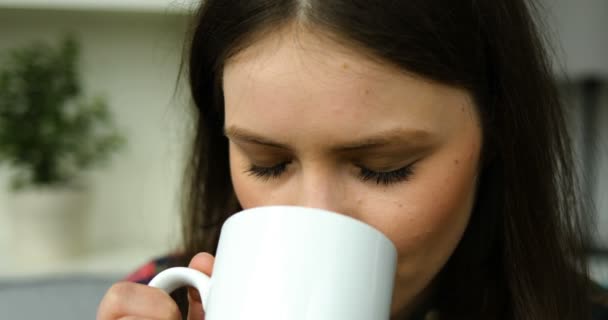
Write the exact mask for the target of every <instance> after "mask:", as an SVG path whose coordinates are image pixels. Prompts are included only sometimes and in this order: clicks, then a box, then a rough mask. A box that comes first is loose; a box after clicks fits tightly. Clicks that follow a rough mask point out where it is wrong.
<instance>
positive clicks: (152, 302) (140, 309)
mask: <svg viewBox="0 0 608 320" xmlns="http://www.w3.org/2000/svg"><path fill="white" fill-rule="evenodd" d="M128 316H135V317H143V318H147V319H167V320H180V319H181V313H180V311H179V308H178V306H177V304H176V303H175V302H174V301H173V299H172V298H171V297H170V296H169V295H168V294H167V293H165V292H164V291H162V290H160V289H157V288H152V287H149V286H146V285H143V284H138V283H130V282H119V283H116V284H114V285H113V286H112V287H111V288H110V289H109V290H108V292H107V293H106V295H105V296H104V297H103V299H102V300H101V303H100V304H99V310H98V312H97V319H98V320H113V319H121V318H123V317H128Z"/></svg>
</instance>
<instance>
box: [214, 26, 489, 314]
mask: <svg viewBox="0 0 608 320" xmlns="http://www.w3.org/2000/svg"><path fill="white" fill-rule="evenodd" d="M326 39H328V38H323V37H322V36H319V35H314V34H311V33H305V32H302V31H300V32H298V33H297V34H296V33H294V32H293V30H292V29H285V30H283V31H281V32H276V33H274V34H271V35H268V36H266V37H265V38H263V39H260V40H258V41H256V42H255V43H254V44H253V45H252V46H250V47H248V48H247V49H245V50H244V51H242V52H240V53H239V54H237V55H236V56H235V57H234V58H232V59H231V60H230V61H229V62H228V63H227V65H226V68H225V70H224V77H223V89H224V97H225V119H226V120H225V121H226V125H225V131H226V136H227V137H228V138H229V140H230V171H231V177H232V182H233V185H234V190H235V192H236V196H237V198H238V200H239V202H240V204H241V206H242V207H243V208H251V207H256V206H262V205H299V206H306V207H315V208H322V209H328V210H332V211H336V212H339V213H342V214H345V215H348V216H351V217H353V218H356V219H359V220H361V221H364V222H366V223H368V224H370V225H372V226H374V227H376V228H377V229H379V230H380V231H382V232H384V233H385V234H386V235H387V236H388V237H389V238H390V239H391V240H392V241H393V242H394V244H395V246H396V248H397V251H398V267H397V277H396V279H395V290H394V295H393V305H392V311H393V313H396V312H399V313H401V312H404V313H408V312H409V311H410V310H411V309H412V308H413V307H414V306H415V304H416V303H417V302H418V301H420V300H421V299H423V298H424V295H425V293H426V292H427V291H428V290H425V289H429V288H430V283H431V281H432V280H433V278H434V277H435V275H436V274H437V273H438V271H439V270H440V269H441V267H442V266H443V265H444V264H445V262H446V261H447V259H448V258H449V256H450V255H451V253H452V252H453V250H454V248H455V247H456V245H457V244H458V242H459V241H460V239H461V236H462V234H463V232H464V230H465V227H466V225H467V223H468V220H469V216H470V213H471V208H472V205H473V201H474V197H475V189H476V178H477V173H478V161H479V155H480V147H481V143H482V134H481V129H480V123H479V119H478V115H477V113H476V110H475V107H474V105H473V103H472V99H471V97H470V96H469V94H468V93H467V92H465V91H463V90H460V89H456V88H453V87H449V86H445V85H441V84H437V83H433V82H431V81H428V80H426V79H424V78H420V77H417V76H415V75H411V74H407V73H406V72H404V71H403V70H400V69H398V68H395V67H393V66H389V65H387V64H381V63H379V62H378V61H374V60H373V59H370V58H369V57H366V56H364V55H363V54H359V53H357V51H356V50H350V49H348V48H345V47H344V46H340V45H338V44H336V43H334V42H332V41H329V40H326Z"/></svg>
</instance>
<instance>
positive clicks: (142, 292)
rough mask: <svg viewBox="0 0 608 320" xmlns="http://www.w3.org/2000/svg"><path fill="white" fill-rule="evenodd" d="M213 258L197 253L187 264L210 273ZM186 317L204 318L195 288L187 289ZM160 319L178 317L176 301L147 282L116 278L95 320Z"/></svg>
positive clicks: (179, 318) (175, 318)
mask: <svg viewBox="0 0 608 320" xmlns="http://www.w3.org/2000/svg"><path fill="white" fill-rule="evenodd" d="M213 261H214V258H213V256H211V255H210V254H208V253H199V254H197V255H196V256H194V257H193V258H192V260H191V261H190V264H189V265H188V268H190V269H191V270H193V271H194V272H200V273H203V274H207V275H211V273H212V271H213ZM188 300H189V308H188V318H187V319H188V320H202V319H204V314H203V306H202V302H201V298H200V296H199V294H198V291H196V290H194V289H190V290H189V294H188ZM118 319H122V320H124V319H141V320H144V319H150V320H151V319H155V320H156V319H163V320H181V319H182V315H181V313H180V311H179V309H178V307H177V304H176V303H175V302H174V301H173V299H172V298H171V297H170V296H169V295H168V294H167V293H166V292H163V291H161V290H158V289H157V288H153V287H150V286H146V285H142V284H138V283H130V282H119V283H117V284H115V285H113V286H112V287H111V288H110V289H109V290H108V291H107V293H106V294H105V296H104V297H103V299H102V301H101V303H100V305H99V309H98V312H97V320H118Z"/></svg>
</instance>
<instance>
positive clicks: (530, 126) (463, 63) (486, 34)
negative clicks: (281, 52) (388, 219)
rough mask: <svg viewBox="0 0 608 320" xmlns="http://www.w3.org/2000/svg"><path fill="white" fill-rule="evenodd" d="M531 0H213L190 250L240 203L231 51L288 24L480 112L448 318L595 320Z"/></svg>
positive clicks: (199, 72)
mask: <svg viewBox="0 0 608 320" xmlns="http://www.w3.org/2000/svg"><path fill="white" fill-rule="evenodd" d="M534 10H537V7H536V6H534V5H533V1H529V0H504V1H489V0H485V1H483V0H482V1H475V0H458V1H444V0H407V1H399V0H382V1H373V0H248V1H243V0H205V1H202V5H201V7H200V9H199V11H198V14H197V16H196V20H195V25H194V29H193V33H192V37H191V43H190V44H189V49H190V50H189V52H188V58H187V59H188V60H187V62H186V65H187V67H188V74H189V80H190V87H191V91H192V97H193V100H194V105H195V107H196V108H195V109H196V111H197V112H196V124H197V125H196V133H195V140H194V145H193V152H192V157H191V163H190V168H189V171H188V176H187V177H188V181H189V189H190V193H189V196H188V199H187V208H186V209H187V210H185V215H184V217H183V233H184V246H185V248H184V249H185V252H186V256H187V257H186V258H190V257H192V256H193V255H194V254H195V253H197V252H201V251H207V252H212V253H215V249H216V246H217V242H218V237H219V231H220V226H221V224H222V223H223V222H224V221H225V220H226V219H227V218H228V217H229V216H230V215H231V214H233V213H235V212H236V211H238V210H239V209H240V207H239V204H238V203H237V201H236V197H235V195H234V191H233V188H232V184H231V181H230V174H229V162H228V143H227V140H226V138H225V137H224V136H223V125H224V123H223V122H224V121H223V119H224V109H223V93H222V87H221V77H222V71H223V67H224V65H225V63H226V61H227V59H229V58H230V57H232V56H233V55H235V54H236V53H238V52H239V51H240V50H242V49H243V48H245V47H247V45H248V44H249V43H251V41H254V40H255V39H256V37H259V36H263V34H264V33H266V32H273V31H274V30H278V29H279V28H281V27H282V26H285V25H286V24H288V23H294V22H295V23H298V25H301V26H306V27H307V30H309V31H311V30H312V32H315V30H318V32H320V33H321V32H322V33H323V34H326V35H331V36H332V38H334V39H335V40H337V41H341V42H344V43H345V44H347V45H349V46H351V47H353V48H357V49H359V50H362V51H364V52H367V53H369V54H370V56H372V57H375V58H377V59H379V60H381V61H384V62H387V63H390V64H392V65H395V66H397V67H400V68H402V69H403V70H406V71H408V72H412V73H415V74H418V75H420V76H422V77H425V78H428V79H432V80H434V81H437V82H440V83H444V84H447V85H452V86H455V87H459V88H463V89H466V90H467V91H468V92H469V93H470V94H471V95H472V97H473V98H474V100H475V102H476V107H477V109H478V112H479V114H480V116H481V119H482V124H483V134H484V146H483V157H482V160H483V168H482V169H481V172H480V180H479V187H478V191H477V198H476V203H475V206H474V209H473V213H472V216H471V220H470V222H469V225H468V227H467V230H466V231H465V234H464V237H463V239H462V241H461V242H460V244H459V246H458V247H457V249H456V250H455V252H454V253H453V255H452V256H451V258H450V260H449V261H448V263H447V264H446V265H445V266H444V267H443V269H442V271H441V273H440V274H439V275H438V277H437V279H436V290H435V292H434V295H433V303H434V305H435V306H436V307H437V308H438V310H439V312H440V314H441V316H442V319H518V320H525V319H530V320H532V319H543V320H544V319H572V320H574V319H577V320H578V319H586V318H587V314H588V311H587V305H588V302H587V287H586V285H587V283H586V279H587V278H586V264H585V259H584V255H583V249H584V243H585V241H584V240H585V239H584V235H585V234H586V233H585V232H584V231H586V230H585V218H584V216H583V210H581V205H580V204H581V202H579V200H578V199H577V197H576V194H577V187H576V186H577V184H576V179H575V176H574V168H573V160H572V152H571V149H570V148H571V147H570V144H569V143H570V142H569V139H568V134H567V132H566V127H565V123H564V119H563V114H562V106H561V104H560V101H559V99H558V94H557V91H556V88H555V85H554V82H553V80H552V77H551V68H550V65H549V63H548V58H547V56H546V51H545V49H544V41H543V39H542V38H541V37H540V34H539V32H538V29H539V27H538V25H537V23H538V20H536V19H534V18H533V15H532V13H533V12H535V11H534Z"/></svg>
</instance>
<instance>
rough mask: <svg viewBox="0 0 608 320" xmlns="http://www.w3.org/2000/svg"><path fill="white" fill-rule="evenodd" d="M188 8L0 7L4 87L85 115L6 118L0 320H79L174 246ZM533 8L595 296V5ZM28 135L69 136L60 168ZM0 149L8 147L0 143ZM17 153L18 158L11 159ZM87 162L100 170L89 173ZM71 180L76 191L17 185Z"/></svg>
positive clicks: (602, 65)
mask: <svg viewBox="0 0 608 320" xmlns="http://www.w3.org/2000/svg"><path fill="white" fill-rule="evenodd" d="M197 2H198V1H197V0H0V56H3V57H5V56H10V55H12V57H13V60H2V61H3V63H4V65H0V70H4V69H8V70H9V72H8V74H10V75H12V76H13V78H18V79H21V78H23V77H25V78H27V77H30V76H32V74H35V75H36V76H38V77H43V76H44V77H47V78H44V79H55V80H56V81H55V82H57V83H64V84H66V85H65V86H64V87H61V88H55V89H53V90H54V91H53V90H50V91H49V92H46V90H47V88H46V87H45V86H40V87H39V88H38V89H37V90H38V91H35V92H34V93H32V92H29V93H28V94H32V95H34V96H38V97H41V96H42V97H50V98H48V99H47V100H45V101H43V102H41V103H48V105H49V106H50V107H58V106H59V105H60V103H55V104H53V102H52V101H55V102H57V101H59V102H60V101H63V100H62V99H63V98H65V97H78V101H80V102H79V103H80V106H83V108H81V109H82V110H85V111H84V112H83V113H78V112H77V111H74V110H79V109H78V108H77V107H75V106H70V107H69V108H72V109H70V110H72V111H71V112H72V113H71V118H66V119H59V120H61V121H63V122H53V121H57V119H56V117H54V116H53V115H52V114H51V115H50V116H48V117H46V118H44V119H34V118H31V115H30V118H28V117H25V116H24V115H26V116H27V112H25V111H19V112H15V113H12V114H11V115H10V116H11V117H13V118H11V119H12V123H13V125H15V124H18V125H17V126H16V127H15V128H16V129H15V130H12V131H13V132H21V133H22V134H21V135H16V136H11V137H8V138H7V137H2V134H0V147H4V148H5V150H9V147H10V148H12V149H10V150H13V151H15V150H17V151H19V152H21V153H19V152H13V156H12V158H11V156H10V153H9V155H8V156H7V155H6V154H5V155H4V158H6V159H12V160H13V161H17V160H18V161H17V162H19V161H20V162H19V163H20V164H21V165H22V167H24V168H34V167H35V168H40V170H38V171H36V170H34V171H35V172H38V173H39V174H38V173H37V174H35V175H33V176H32V175H29V176H28V175H27V174H26V175H23V174H22V171H23V170H22V171H19V170H18V169H15V165H14V164H13V165H11V161H10V160H6V159H4V160H6V161H3V159H2V158H3V156H2V155H1V153H0V310H8V311H7V312H8V314H9V316H6V315H4V316H6V318H7V319H12V318H19V319H29V318H34V317H38V318H42V317H44V318H46V319H82V318H93V317H94V312H95V309H96V306H97V303H98V302H99V299H100V298H101V296H102V295H103V293H104V292H105V290H106V289H107V288H108V287H109V285H110V284H111V283H112V282H114V281H116V280H118V279H121V278H122V277H124V276H125V275H126V274H128V273H129V272H131V271H133V270H134V269H135V268H137V267H138V266H140V265H141V264H143V263H145V262H146V261H149V260H150V259H151V258H154V257H157V256H161V255H164V254H167V253H168V252H170V251H172V250H174V249H175V248H176V247H177V246H178V245H179V240H180V233H179V206H180V201H181V178H182V176H181V175H182V172H183V168H184V161H185V154H186V152H187V150H188V138H189V135H188V133H189V128H190V125H191V123H190V117H189V101H188V92H187V90H186V88H185V86H184V85H183V83H181V85H180V84H178V83H177V82H176V81H177V78H178V71H179V64H180V59H181V54H182V46H183V41H184V37H185V35H186V32H187V30H188V22H189V14H190V12H191V11H192V7H193V6H195V5H196V3H197ZM545 2H546V8H547V10H546V14H547V16H546V17H545V18H546V21H547V28H548V29H547V30H546V31H547V33H548V35H549V36H550V37H551V38H552V39H553V41H554V45H555V52H556V60H555V62H556V63H555V66H556V67H555V75H556V78H557V79H558V80H559V82H560V88H561V90H562V94H563V97H564V99H565V101H566V102H567V105H568V112H569V113H568V121H569V123H570V124H571V126H572V132H573V134H574V138H575V141H576V153H577V154H576V156H577V160H578V163H579V164H580V170H581V176H582V177H584V178H585V179H584V183H583V191H584V192H585V194H587V195H588V196H589V197H590V198H593V200H594V206H593V208H591V210H593V211H594V212H595V214H596V222H597V223H596V224H595V225H596V227H597V230H596V233H595V234H594V235H593V236H594V238H595V243H594V247H593V248H592V249H591V251H590V259H591V263H592V273H593V276H594V278H596V279H597V280H598V281H600V282H601V283H603V284H604V285H606V286H608V258H607V254H608V142H606V141H608V140H607V138H608V37H606V35H605V31H606V30H608V1H605V0H579V1H572V0H545ZM68 35H69V37H68ZM36 43H40V44H39V45H35V44H36ZM44 44H47V45H46V46H45V45H44ZM62 50H63V51H62ZM49 57H54V59H55V60H53V59H51V58H49ZM6 61H10V64H11V66H10V67H9V66H7V65H6V64H7V63H9V62H6ZM17 62H19V63H17ZM45 63H46V64H45ZM13 64H14V65H13ZM18 66H22V67H18ZM45 66H46V67H45ZM49 66H59V67H49ZM5 67H7V68H5ZM45 68H46V69H45ZM24 70H25V71H24ZM28 72H29V73H28ZM0 74H1V71H0ZM74 74H78V75H79V77H75V76H74ZM15 75H18V76H17V77H15ZM19 77H21V78H19ZM3 81H4V82H3ZM19 81H21V80H19ZM19 81H16V82H15V81H13V82H10V80H7V79H4V80H2V76H0V90H5V93H4V94H3V93H1V92H0V113H2V112H3V109H2V107H1V106H2V99H4V101H9V102H10V101H14V99H18V97H19V95H18V94H16V93H15V92H17V91H18V90H19V88H20V87H19V83H23V81H21V82H19ZM16 90H17V91H16ZM11 99H13V100H11ZM48 101H51V102H48ZM5 104H6V103H5ZM58 108H61V106H59V107H58ZM2 114H4V113H2ZM7 114H8V113H7ZM20 117H21V118H20ZM75 119H76V120H77V119H85V120H82V121H76V120H75ZM37 121H41V122H37ZM37 123H38V124H40V123H42V125H36V124H37ZM49 123H50V124H49ZM57 123H64V124H65V123H69V124H70V125H71V126H68V125H64V127H70V128H73V130H71V131H65V130H64V131H61V132H60V131H58V129H57V128H56V127H57ZM81 123H87V125H86V126H84V125H79V124H81ZM47 124H49V125H48V126H49V127H48V128H47V127H46V126H47ZM54 126H55V127H54ZM38 127H44V130H38V131H37V130H36V128H38ZM32 132H38V133H39V135H40V136H41V137H47V140H44V141H43V143H45V145H53V146H55V143H56V140H53V138H50V140H49V138H48V137H57V139H59V138H58V137H62V135H64V136H65V137H68V138H69V139H72V140H71V141H73V143H72V144H70V145H67V146H63V145H57V146H56V147H55V148H54V149H52V150H59V149H61V150H64V152H63V153H61V154H58V155H57V157H58V158H59V159H63V158H66V159H71V160H70V161H71V162H69V163H67V160H65V161H64V162H66V163H67V164H66V163H63V162H62V161H63V160H61V161H59V164H58V163H56V162H53V163H54V164H55V165H57V166H58V167H59V168H61V170H58V171H57V172H56V174H54V175H52V174H46V175H45V174H44V173H45V172H47V173H48V170H47V171H45V170H44V168H45V162H44V161H42V162H41V160H40V159H38V158H37V157H36V155H35V154H29V153H27V152H26V151H27V150H30V151H31V149H37V147H36V146H37V145H36V144H35V142H32V140H31V139H32V136H31V133H32ZM25 133H26V134H25ZM28 134H29V135H28ZM9 138H10V139H13V140H11V141H21V144H20V145H17V146H15V145H11V144H10V143H7V142H6V141H3V140H2V139H5V140H6V139H9ZM10 139H9V140H10ZM23 141H25V142H23ZM24 143H25V147H24ZM20 146H21V147H20ZM92 146H93V147H92ZM539 147H541V146H539ZM102 149H103V150H102ZM20 150H21V151H20ZM23 150H25V151H23ZM96 150H102V151H103V152H102V153H103V154H96V153H95V152H97V151H96ZM24 152H25V154H28V155H29V156H28V157H25V158H26V160H24V159H23V157H21V158H19V157H16V156H15V154H18V155H19V154H24ZM101 156H103V157H106V158H107V161H105V162H104V163H100V164H95V163H89V162H90V161H89V160H90V159H91V158H95V157H100V158H101ZM62 157H63V158H62ZM70 157H71V158H70ZM15 159H17V160H15ZM32 159H34V160H32ZM36 159H37V160H36ZM87 161H88V162H87ZM17 167H18V166H17ZM26 171H27V170H26ZM74 174H75V175H76V176H77V177H78V178H79V180H78V181H79V182H80V183H81V185H82V186H84V187H85V188H84V189H83V190H85V191H77V192H56V190H49V189H48V188H39V187H38V188H27V186H28V183H29V185H31V184H34V185H36V183H37V182H41V181H49V180H48V179H51V181H52V179H55V180H56V181H58V182H61V181H62V179H64V178H66V177H71V176H73V175H74ZM45 179H47V180H45ZM24 186H25V187H24ZM41 208H42V209H41ZM66 212H69V213H66ZM47 235H50V238H48V237H47ZM45 237H47V238H45ZM32 248H33V249H32ZM32 299H36V301H39V302H37V306H36V307H34V308H32V307H29V308H28V307H27V304H25V303H24V301H31V300H32ZM61 301H63V302H65V301H70V304H69V305H66V304H65V303H61ZM38 303H40V304H43V305H38ZM11 312H13V313H12V314H11ZM11 315H12V316H11Z"/></svg>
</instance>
